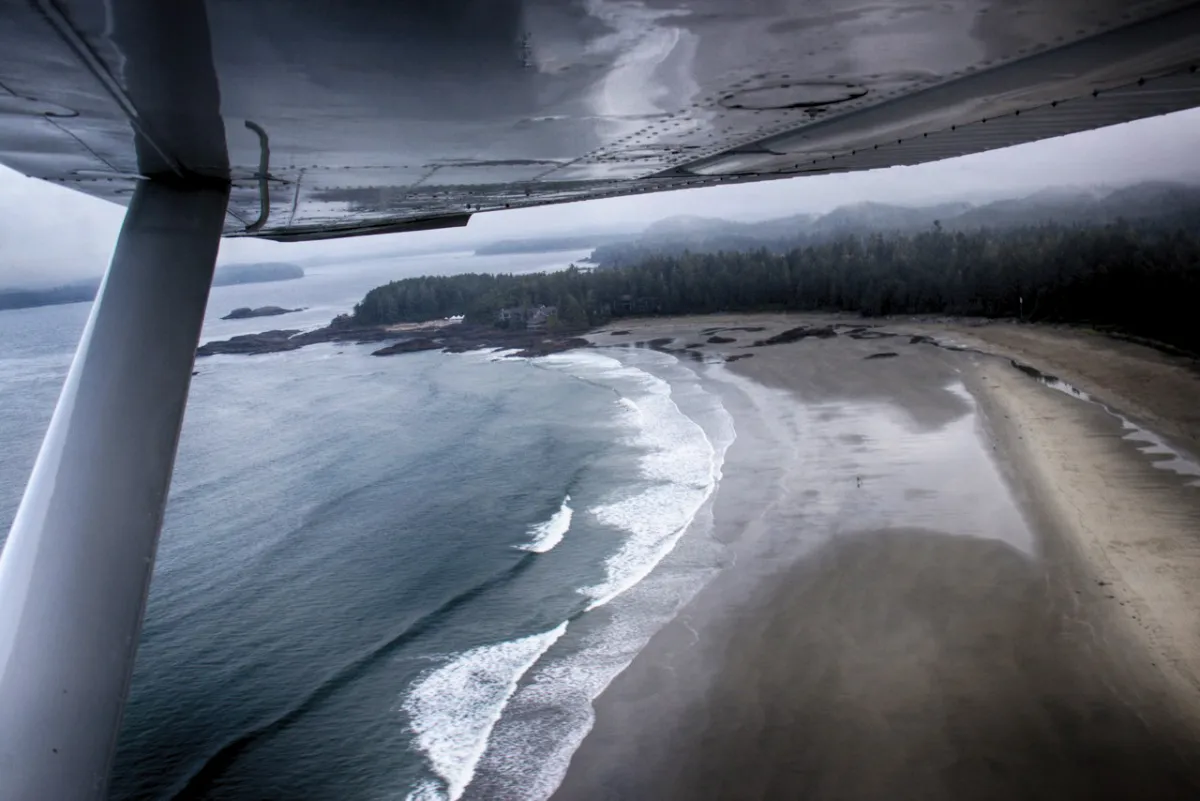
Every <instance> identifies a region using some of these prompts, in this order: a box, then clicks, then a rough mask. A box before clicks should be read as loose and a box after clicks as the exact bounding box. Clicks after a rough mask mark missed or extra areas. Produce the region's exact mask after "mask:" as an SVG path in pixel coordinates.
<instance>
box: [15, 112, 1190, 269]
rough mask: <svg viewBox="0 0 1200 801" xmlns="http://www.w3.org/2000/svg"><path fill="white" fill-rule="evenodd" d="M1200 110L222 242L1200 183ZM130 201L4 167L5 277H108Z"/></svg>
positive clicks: (501, 234) (335, 244) (366, 247)
mask: <svg viewBox="0 0 1200 801" xmlns="http://www.w3.org/2000/svg"><path fill="white" fill-rule="evenodd" d="M1198 146H1200V109H1191V110H1189V111H1182V112H1178V113H1175V114H1170V115H1167V116H1163V117H1153V118H1149V119H1145V120H1138V121H1136V122H1131V123H1126V124H1124V125H1117V126H1113V127H1110V128H1102V129H1098V130H1094V131H1087V132H1084V133H1079V134H1073V135H1071V136H1064V137H1059V138H1057V139H1047V140H1043V141H1041V142H1033V143H1030V144H1027V145H1018V146H1016V147H1011V148H1005V149H1003V150H994V151H991V152H988V153H979V154H976V155H973V156H963V157H960V158H955V159H947V160H945V161H940V162H934V163H931V164H923V165H920V166H917V167H894V168H891V169H887V170H874V171H871V172H862V173H848V174H845V175H824V176H814V177H810V178H793V179H788V180H781V181H769V182H761V183H754V184H742V185H738V186H719V187H711V188H703V189H685V190H680V191H677V192H670V193H662V194H657V195H638V196H635V197H628V198H612V199H607V200H593V201H586V202H582V203H573V204H567V205H561V206H546V207H541V208H532V209H517V210H513V211H504V212H492V213H488V214H480V215H477V216H476V217H475V218H473V219H472V220H471V224H470V225H469V226H468V227H467V228H466V229H465V230H464V229H455V230H450V231H429V232H421V233H412V234H393V235H388V236H378V237H367V238H360V239H347V240H337V241H329V242H313V243H299V244H288V245H283V244H279V243H275V242H267V241H261V240H257V241H256V240H247V239H226V240H224V241H223V242H222V246H221V256H220V261H221V262H223V263H225V262H233V261H246V260H272V259H273V260H287V261H300V262H305V261H310V260H317V259H319V260H323V261H325V260H330V259H340V258H345V259H347V260H352V259H355V258H359V257H362V256H365V255H370V254H379V253H386V252H389V251H392V252H396V251H404V250H416V249H420V248H430V247H445V246H453V245H454V244H462V245H463V247H464V249H468V248H471V247H473V246H474V245H475V244H477V243H479V242H482V241H488V240H494V239H505V238H513V237H520V236H536V235H538V234H543V233H559V232H565V231H578V230H584V229H588V228H612V227H629V228H638V227H642V226H644V225H646V224H648V223H650V222H653V221H654V220H657V219H662V218H663V217H668V216H671V215H675V214H701V215H706V216H713V217H726V218H730V219H739V220H752V219H765V218H768V217H782V216H786V215H789V214H796V213H801V212H824V211H829V210H830V209H833V208H835V207H837V206H840V205H843V204H846V203H854V202H858V201H863V200H874V201H878V202H884V203H902V204H910V205H915V204H921V203H934V202H939V201H943V200H949V199H955V198H965V199H979V200H982V199H991V198H996V197H1008V196H1014V195H1021V194H1027V193H1030V192H1035V191H1037V190H1039V189H1044V188H1046V187H1051V186H1095V185H1100V184H1108V185H1122V184H1128V183H1133V182H1136V181H1141V180H1200V162H1198V161H1197V160H1196V158H1195V153H1196V152H1197V150H1198V149H1200V148H1198ZM123 214H124V210H123V209H121V208H120V207H117V206H114V205H112V204H109V203H106V202H104V201H101V200H97V199H95V198H90V197H87V196H85V195H80V194H77V193H75V192H72V191H70V190H67V189H65V188H63V187H61V186H56V185H53V184H49V183H46V182H43V181H38V180H34V179H31V178H26V177H24V176H21V175H19V174H18V173H16V172H13V171H12V170H9V169H7V168H5V167H0V237H2V240H0V241H3V243H4V258H3V260H2V261H0V286H44V285H49V284H55V283H61V282H63V281H68V280H73V279H77V278H84V277H90V276H96V275H99V274H100V273H101V272H103V270H104V268H105V266H106V265H107V264H108V259H109V255H110V254H111V252H112V248H113V244H114V243H115V242H116V237H117V233H118V231H119V229H120V225H121V219H122V216H123Z"/></svg>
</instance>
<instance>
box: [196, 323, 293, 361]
mask: <svg viewBox="0 0 1200 801" xmlns="http://www.w3.org/2000/svg"><path fill="white" fill-rule="evenodd" d="M299 333H300V331H299V329H288V330H282V331H263V332H262V333H260V334H242V335H240V336H236V337H231V338H230V339H226V340H224V341H220V342H206V343H205V344H203V345H201V346H200V347H199V348H197V349H196V355H197V356H215V355H216V354H218V353H229V354H237V355H243V356H253V355H257V354H260V353H277V352H279V351H285V350H295V349H296V348H299V347H302V344H303V343H300V342H298V341H296V340H295V339H294V338H293V337H295V336H296V334H299Z"/></svg>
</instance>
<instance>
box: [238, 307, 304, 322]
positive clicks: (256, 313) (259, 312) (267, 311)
mask: <svg viewBox="0 0 1200 801" xmlns="http://www.w3.org/2000/svg"><path fill="white" fill-rule="evenodd" d="M298 311H304V309H285V308H283V307H282V306H259V307H258V308H257V309H252V308H250V307H249V306H241V307H239V308H237V309H234V310H233V311H231V312H230V313H229V314H227V315H225V316H224V317H222V318H221V319H222V320H248V319H250V318H251V317H275V316H276V315H280V314H291V313H292V312H298Z"/></svg>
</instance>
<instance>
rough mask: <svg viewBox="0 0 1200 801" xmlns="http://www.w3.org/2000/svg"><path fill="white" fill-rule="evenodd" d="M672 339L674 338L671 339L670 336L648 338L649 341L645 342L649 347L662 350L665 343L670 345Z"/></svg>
mask: <svg viewBox="0 0 1200 801" xmlns="http://www.w3.org/2000/svg"><path fill="white" fill-rule="evenodd" d="M674 341H675V340H674V339H672V338H671V337H659V338H658V339H652V340H650V341H649V342H647V343H646V345H647V346H649V347H651V348H654V349H655V350H662V349H663V348H665V347H666V346H667V345H670V344H671V343H672V342H674Z"/></svg>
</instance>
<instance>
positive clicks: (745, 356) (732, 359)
mask: <svg viewBox="0 0 1200 801" xmlns="http://www.w3.org/2000/svg"><path fill="white" fill-rule="evenodd" d="M753 358H754V354H753V353H739V354H737V355H736V356H726V357H725V361H727V362H736V361H737V360H738V359H753Z"/></svg>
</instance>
